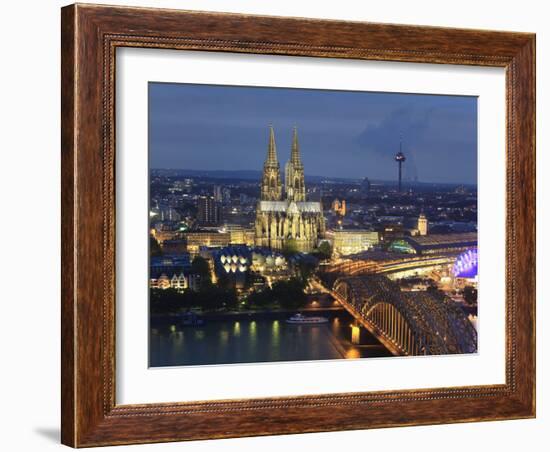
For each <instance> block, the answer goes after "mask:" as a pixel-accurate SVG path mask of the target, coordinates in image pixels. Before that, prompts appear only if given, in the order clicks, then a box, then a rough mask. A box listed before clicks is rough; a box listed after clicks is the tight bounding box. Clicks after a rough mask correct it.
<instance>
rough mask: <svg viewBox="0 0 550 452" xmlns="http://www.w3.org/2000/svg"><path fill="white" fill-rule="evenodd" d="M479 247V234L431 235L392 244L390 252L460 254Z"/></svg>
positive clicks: (405, 239)
mask: <svg viewBox="0 0 550 452" xmlns="http://www.w3.org/2000/svg"><path fill="white" fill-rule="evenodd" d="M472 247H477V233H476V232H464V233H455V234H431V235H424V236H422V235H418V236H415V237H408V236H407V237H403V238H402V239H399V240H395V241H393V242H392V243H391V245H390V247H389V250H390V251H394V252H399V253H408V254H438V253H447V252H453V253H458V252H461V251H465V250H467V249H468V248H472Z"/></svg>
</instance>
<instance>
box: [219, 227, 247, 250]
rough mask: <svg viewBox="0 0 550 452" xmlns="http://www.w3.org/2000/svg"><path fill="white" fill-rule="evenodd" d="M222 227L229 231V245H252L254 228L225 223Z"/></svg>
mask: <svg viewBox="0 0 550 452" xmlns="http://www.w3.org/2000/svg"><path fill="white" fill-rule="evenodd" d="M224 229H225V230H226V231H227V232H228V233H229V237H230V239H229V242H230V243H231V245H247V246H253V245H254V229H253V228H245V227H244V226H241V225H235V224H231V225H226V226H225V227H224Z"/></svg>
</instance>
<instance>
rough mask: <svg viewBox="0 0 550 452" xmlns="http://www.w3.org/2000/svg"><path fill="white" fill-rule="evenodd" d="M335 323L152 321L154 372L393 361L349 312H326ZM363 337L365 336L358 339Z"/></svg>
mask: <svg viewBox="0 0 550 452" xmlns="http://www.w3.org/2000/svg"><path fill="white" fill-rule="evenodd" d="M316 315H323V316H324V317H328V318H329V322H328V323H325V324H320V325H292V324H287V323H286V322H285V320H286V319H287V318H288V317H289V316H290V314H288V313H286V314H285V313H269V314H267V313H262V314H252V315H251V316H230V315H228V316H216V317H214V318H208V317H206V322H205V324H204V325H203V326H200V327H183V326H181V325H179V324H178V323H179V322H176V321H174V320H170V319H167V318H164V319H160V320H159V319H157V320H152V322H151V334H150V348H149V357H150V366H151V367H162V366H184V365H206V364H234V363H256V362H273V361H304V360H326V359H356V358H373V357H382V356H391V354H390V353H389V352H388V351H387V350H386V349H385V348H384V347H383V346H382V345H381V344H380V343H379V342H378V341H377V339H376V338H375V337H374V336H372V335H371V334H370V333H369V332H368V331H366V330H364V329H363V328H361V329H360V330H357V329H355V332H354V334H353V343H352V323H353V318H352V317H351V316H350V315H349V314H348V313H347V312H346V311H343V310H342V311H333V312H323V313H321V314H316ZM358 333H359V335H358Z"/></svg>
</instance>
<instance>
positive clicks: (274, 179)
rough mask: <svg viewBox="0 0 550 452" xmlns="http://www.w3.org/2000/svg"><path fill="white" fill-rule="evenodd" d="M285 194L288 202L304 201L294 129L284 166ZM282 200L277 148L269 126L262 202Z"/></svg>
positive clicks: (300, 163)
mask: <svg viewBox="0 0 550 452" xmlns="http://www.w3.org/2000/svg"><path fill="white" fill-rule="evenodd" d="M285 194H286V199H287V200H288V201H305V200H306V192H305V180H304V167H303V165H302V161H301V158H300V146H299V144H298V131H297V129H296V127H294V130H293V135H292V149H291V152H290V160H289V161H288V162H287V163H286V165H285ZM282 198H283V187H282V183H281V173H280V166H279V161H278V159H277V148H276V145H275V132H274V131H273V126H269V144H268V148H267V158H266V161H265V163H264V171H263V177H262V186H261V199H262V201H280V200H282Z"/></svg>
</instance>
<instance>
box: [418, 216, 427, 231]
mask: <svg viewBox="0 0 550 452" xmlns="http://www.w3.org/2000/svg"><path fill="white" fill-rule="evenodd" d="M418 235H428V219H427V218H426V215H424V213H423V212H422V213H420V216H419V217H418Z"/></svg>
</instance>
